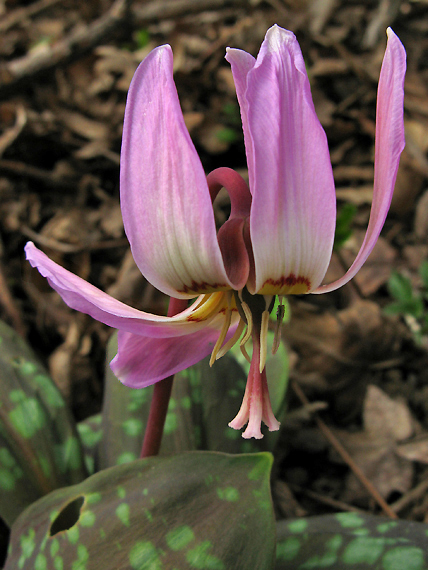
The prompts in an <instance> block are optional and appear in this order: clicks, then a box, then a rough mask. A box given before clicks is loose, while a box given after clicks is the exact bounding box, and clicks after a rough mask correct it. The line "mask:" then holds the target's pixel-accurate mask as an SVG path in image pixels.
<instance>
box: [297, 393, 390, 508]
mask: <svg viewBox="0 0 428 570" xmlns="http://www.w3.org/2000/svg"><path fill="white" fill-rule="evenodd" d="M291 385H292V387H293V390H294V392H295V394H296V396H297V397H298V398H299V400H300V401H301V402H302V403H303V404H305V405H307V404H309V400H308V399H307V397H306V396H305V394H304V393H303V391H302V389H301V388H300V386H299V385H298V384H297V382H292V384H291ZM313 417H314V419H315V421H316V423H317V425H318V427H319V429H320V430H321V432H322V433H323V435H324V436H325V438H326V439H327V440H328V441H329V442H330V443H331V445H332V446H333V447H334V448H335V450H336V451H337V452H338V453H339V455H340V456H341V457H342V459H343V461H344V462H345V463H346V464H347V465H348V466H349V468H350V469H351V470H352V472H353V473H354V475H355V476H356V477H357V478H358V480H359V481H360V483H361V484H362V485H363V486H364V487H365V489H366V490H367V492H368V493H369V494H370V495H371V496H372V497H373V499H374V500H375V501H376V502H377V504H378V505H379V506H380V508H381V509H382V510H383V512H384V513H385V514H386V515H387V516H388V517H390V518H392V519H397V518H398V516H397V514H396V513H395V512H394V511H393V510H392V509H391V507H390V506H389V505H388V503H387V502H386V501H385V499H384V498H383V497H382V495H381V494H380V493H379V491H378V490H377V489H376V487H375V486H374V485H373V483H372V482H371V481H370V480H369V479H368V478H367V477H366V476H365V474H364V473H363V471H362V469H361V468H360V467H359V466H358V465H357V464H356V463H355V461H354V460H353V459H352V457H351V456H350V455H349V453H348V452H347V451H346V449H345V448H344V447H343V445H342V444H341V443H340V441H339V440H338V439H337V437H336V436H335V435H334V434H333V432H332V431H331V430H330V428H329V427H328V426H327V425H326V424H325V423H324V422H323V420H322V419H321V418H320V417H319V415H318V414H317V413H314V414H313Z"/></svg>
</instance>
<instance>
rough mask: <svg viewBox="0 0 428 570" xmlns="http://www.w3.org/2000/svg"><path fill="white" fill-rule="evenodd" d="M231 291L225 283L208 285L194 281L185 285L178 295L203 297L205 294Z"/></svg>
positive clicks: (204, 282)
mask: <svg viewBox="0 0 428 570" xmlns="http://www.w3.org/2000/svg"><path fill="white" fill-rule="evenodd" d="M228 289H230V287H229V286H228V285H226V284H225V283H207V282H206V281H203V282H202V283H197V282H196V281H192V283H191V284H190V285H183V288H182V289H179V290H178V293H185V294H186V295H191V294H192V293H194V294H195V295H202V294H205V293H215V292H217V291H226V290H228Z"/></svg>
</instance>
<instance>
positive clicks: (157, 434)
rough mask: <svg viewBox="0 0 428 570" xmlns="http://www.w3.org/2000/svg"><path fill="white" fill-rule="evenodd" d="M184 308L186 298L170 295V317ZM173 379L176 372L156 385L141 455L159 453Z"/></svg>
mask: <svg viewBox="0 0 428 570" xmlns="http://www.w3.org/2000/svg"><path fill="white" fill-rule="evenodd" d="M184 309H187V300H186V299H175V298H174V297H170V300H169V306H168V317H173V316H174V315H177V314H178V313H181V312H182V311H184ZM173 380H174V374H173V375H172V376H168V378H164V379H163V380H161V381H160V382H157V383H156V384H155V385H154V390H153V396H152V402H151V404H150V412H149V419H148V420H147V426H146V431H145V434H144V441H143V447H142V449H141V455H140V457H152V456H153V455H158V453H159V450H160V446H161V443H162V435H163V428H164V426H165V418H166V414H167V411H168V404H169V399H170V397H171V391H172V383H173Z"/></svg>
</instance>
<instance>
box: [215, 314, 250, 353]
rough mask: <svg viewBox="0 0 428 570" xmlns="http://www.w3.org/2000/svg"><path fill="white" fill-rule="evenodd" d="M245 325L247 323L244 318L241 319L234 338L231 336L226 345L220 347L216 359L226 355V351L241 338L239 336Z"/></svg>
mask: <svg viewBox="0 0 428 570" xmlns="http://www.w3.org/2000/svg"><path fill="white" fill-rule="evenodd" d="M244 327H245V323H244V321H243V320H242V319H240V320H239V323H238V326H237V328H236V331H235V332H234V334H233V336H232V338H230V339H229V340H228V341H227V342H226V344H225V345H224V346H222V347H221V348H220V350H219V351H218V353H217V356H216V360H218V359H219V358H221V357H222V356H224V355H225V354H226V352H228V351H229V350H230V349H231V348H232V347H233V346H234V345H235V344H236V343H237V342H238V340H239V337H240V336H241V334H242V331H243V330H244Z"/></svg>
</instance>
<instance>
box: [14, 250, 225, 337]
mask: <svg viewBox="0 0 428 570" xmlns="http://www.w3.org/2000/svg"><path fill="white" fill-rule="evenodd" d="M25 252H26V255H27V259H28V261H29V262H30V263H31V265H32V266H33V267H37V269H38V270H39V271H40V273H41V274H42V275H43V277H46V278H47V280H48V282H49V284H50V286H51V287H52V288H53V289H55V291H57V292H58V293H59V294H60V295H61V297H62V298H63V300H64V301H65V302H66V303H67V305H68V306H69V307H71V308H72V309H75V310H77V311H81V312H82V313H86V314H88V315H90V316H91V317H93V318H94V319H97V320H98V321H101V322H102V323H105V324H106V325H109V326H110V327H114V328H119V329H122V330H124V331H127V332H129V333H134V334H141V335H150V336H153V337H177V336H180V335H187V334H190V333H192V332H195V331H198V330H200V329H201V328H204V327H205V326H206V325H207V323H209V322H210V321H211V320H212V319H213V318H214V317H215V316H216V315H217V312H216V311H215V307H213V309H212V311H208V310H206V311H205V313H204V315H203V317H206V318H200V319H193V320H192V319H191V318H190V320H188V317H189V316H190V315H191V314H192V313H194V308H193V307H189V308H188V309H186V310H185V311H183V312H182V313H180V314H179V315H176V316H175V317H161V316H157V315H151V314H150V313H145V312H143V311H139V310H137V309H133V308H132V307H129V306H128V305H125V304H124V303H121V302H120V301H118V300H117V299H114V298H113V297H110V295H107V293H104V292H103V291H101V290H100V289H98V288H97V287H94V286H93V285H91V284H90V283H87V282H86V281H85V280H84V279H81V278H80V277H78V276H77V275H74V274H73V273H71V272H70V271H67V270H66V269H64V268H63V267H61V266H60V265H58V264H57V263H55V262H54V261H52V260H51V259H49V257H47V255H45V254H44V253H43V252H41V251H40V250H39V249H37V248H36V246H35V245H34V244H33V243H32V242H28V243H27V245H26V246H25ZM218 295H220V296H221V295H222V294H221V293H219V294H218ZM219 300H220V301H221V298H219Z"/></svg>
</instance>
